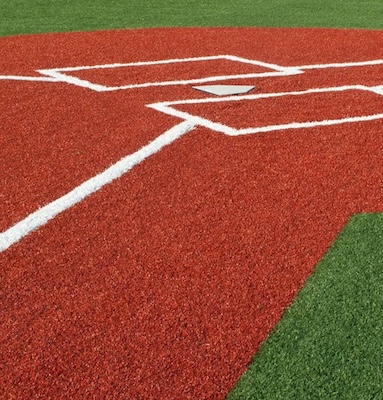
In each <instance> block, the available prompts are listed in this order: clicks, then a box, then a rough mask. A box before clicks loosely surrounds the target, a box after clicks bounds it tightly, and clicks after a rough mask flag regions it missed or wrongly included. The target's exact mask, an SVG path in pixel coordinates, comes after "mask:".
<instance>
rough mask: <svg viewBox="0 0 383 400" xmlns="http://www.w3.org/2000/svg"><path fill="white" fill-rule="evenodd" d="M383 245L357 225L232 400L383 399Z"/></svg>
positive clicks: (378, 223)
mask: <svg viewBox="0 0 383 400" xmlns="http://www.w3.org/2000/svg"><path fill="white" fill-rule="evenodd" d="M382 244H383V215H382V214H375V215H374V214H371V215H368V214H367V215H358V216H355V217H353V218H352V219H351V220H350V222H349V224H348V225H347V226H346V227H345V228H344V230H343V231H342V233H341V235H340V236H339V238H338V240H337V241H336V242H335V244H334V245H333V246H332V248H331V249H330V251H329V252H328V253H327V254H326V256H325V257H324V258H323V260H322V261H321V262H320V263H319V264H318V266H317V269H316V271H315V273H314V274H313V275H312V276H311V278H309V280H308V282H307V283H306V285H305V286H304V288H303V289H302V290H301V292H300V293H299V295H298V297H297V299H296V301H295V302H294V303H293V305H292V306H291V307H290V308H288V309H287V311H286V312H285V314H284V316H283V318H282V320H281V321H280V322H279V324H278V325H277V327H276V328H275V330H274V331H273V332H272V333H271V335H270V336H269V338H268V339H267V340H266V341H265V343H264V344H263V346H262V347H261V350H260V351H259V353H258V354H257V356H256V357H255V358H254V360H253V362H252V364H251V366H250V367H249V369H248V370H247V371H246V373H245V374H244V375H243V377H242V379H241V380H240V381H239V382H238V384H237V386H236V387H235V389H234V390H233V392H232V393H231V395H230V396H229V397H228V399H230V400H234V399H240V400H246V399H252V400H256V399H262V400H267V399H270V400H271V399H272V400H278V399H281V400H282V399H283V400H289V399H294V400H300V399H302V400H303V399H304V400H310V399H326V400H327V399H342V400H345V399H350V400H351V399H352V400H355V399H358V400H367V399H383V379H382V377H383V246H382Z"/></svg>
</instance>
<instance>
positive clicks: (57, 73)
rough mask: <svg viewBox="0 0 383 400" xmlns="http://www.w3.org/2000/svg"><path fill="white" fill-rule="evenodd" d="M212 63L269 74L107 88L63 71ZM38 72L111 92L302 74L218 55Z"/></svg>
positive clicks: (224, 76) (244, 59)
mask: <svg viewBox="0 0 383 400" xmlns="http://www.w3.org/2000/svg"><path fill="white" fill-rule="evenodd" d="M215 60H228V61H233V62H239V63H242V64H250V65H255V66H260V67H263V68H266V69H270V70H272V71H268V72H257V73H247V74H232V75H214V76H208V77H201V78H193V79H181V80H169V81H161V82H144V83H137V84H129V85H122V86H106V85H100V84H97V83H93V82H90V81H88V80H86V79H81V78H78V77H75V76H73V75H67V74H65V73H64V72H76V71H86V70H93V69H111V68H122V67H137V66H151V65H163V64H173V63H186V62H198V61H215ZM38 72H39V73H40V74H42V75H46V76H48V77H50V78H53V79H55V80H57V81H61V82H66V83H69V84H72V85H76V86H81V87H84V88H87V89H90V90H94V91H97V92H110V91H116V90H127V89H139V88H148V87H156V86H175V85H194V84H199V83H207V82H217V81H222V80H228V79H250V78H261V77H276V76H287V75H295V74H301V73H302V72H301V71H298V70H296V69H293V68H290V67H282V66H280V65H276V64H271V63H266V62H262V61H258V60H249V59H246V58H242V57H237V56H232V55H219V56H208V57H193V58H184V59H182V58H175V59H169V60H158V61H144V62H133V63H114V64H103V65H94V66H89V65H88V66H80V67H65V68H54V69H39V70H38Z"/></svg>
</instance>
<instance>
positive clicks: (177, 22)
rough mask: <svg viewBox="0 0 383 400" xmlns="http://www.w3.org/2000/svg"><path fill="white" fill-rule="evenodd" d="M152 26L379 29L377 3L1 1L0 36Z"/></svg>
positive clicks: (381, 19)
mask: <svg viewBox="0 0 383 400" xmlns="http://www.w3.org/2000/svg"><path fill="white" fill-rule="evenodd" d="M154 26H275V27H278V26H305V27H308V26H317V27H344V28H375V29H382V28H383V2H382V1H381V0H364V1H361V0H336V1H334V0H316V1H309V0H241V1H236V0H209V1H203V0H187V1H180V0H128V1H127V0H110V1H105V0H54V1H52V0H12V1H9V0H0V35H2V36H5V35H16V34H26V33H43V32H68V31H84V30H99V29H115V28H138V27H141V28H142V27H154Z"/></svg>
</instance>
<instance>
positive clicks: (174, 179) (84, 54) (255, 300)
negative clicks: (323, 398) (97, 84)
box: [0, 29, 383, 399]
mask: <svg viewBox="0 0 383 400" xmlns="http://www.w3.org/2000/svg"><path fill="white" fill-rule="evenodd" d="M191 32H193V35H192V36H191V35H190V33H191ZM276 32H278V35H276ZM171 33H173V34H174V35H175V33H177V35H175V36H173V38H172V40H171V41H169V40H165V38H167V37H168V35H170V34H171ZM220 35H223V36H220ZM277 36H279V39H278V40H277V39H276V37H277ZM222 38H224V40H222ZM370 38H372V39H370ZM52 39H56V40H57V41H56V43H57V46H59V47H57V48H60V51H57V50H55V46H54V45H53V44H52ZM75 39H76V40H78V41H77V42H76V44H77V43H78V46H76V47H74V45H73V43H74V41H75ZM134 39H136V41H137V42H136V43H137V46H136V47H135V49H133V48H131V43H132V42H134ZM330 39H331V41H330ZM214 40H215V41H214ZM265 40H268V42H265ZM342 40H343V42H342ZM370 40H371V42H370ZM382 40H383V34H382V33H378V32H359V31H333V30H330V31H326V30H299V29H297V30H294V29H292V30H278V31H276V30H272V29H265V30H260V29H222V30H221V29H214V30H206V29H201V30H190V29H185V30H183V29H182V30H166V29H159V30H148V31H146V30H145V31H126V32H124V31H121V32H107V33H94V34H90V33H86V34H70V35H48V36H35V37H27V38H9V39H5V40H4V41H5V43H8V42H12V43H14V45H15V47H14V49H16V50H18V53H15V54H14V55H12V56H11V55H10V54H9V53H8V52H9V47H8V50H7V52H6V53H5V54H4V55H2V57H1V58H0V59H1V60H2V61H1V63H2V64H3V65H4V69H5V70H7V72H8V73H12V74H15V73H21V70H23V71H24V72H23V73H24V74H26V73H27V72H26V71H27V68H26V66H25V65H24V66H23V67H22V68H20V70H18V71H11V70H10V69H9V68H10V64H11V61H10V59H12V58H13V59H17V58H19V57H20V53H22V52H23V51H24V59H25V60H26V61H25V62H27V60H30V66H31V68H32V69H33V68H43V67H44V68H47V67H57V66H64V67H65V66H68V65H69V66H72V65H81V64H83V65H86V64H97V63H101V62H102V63H104V62H109V63H110V62H124V61H127V62H130V61H143V60H145V59H147V60H152V59H155V58H154V57H153V55H152V54H151V50H150V49H149V47H148V46H146V47H145V46H144V45H143V44H144V43H156V44H157V47H156V51H158V53H157V54H156V58H158V59H159V58H176V57H182V56H184V57H190V56H199V55H212V54H220V53H229V54H230V53H232V54H235V55H238V56H243V57H248V58H255V59H260V60H261V61H269V62H274V63H279V64H282V65H298V64H308V63H318V62H334V61H360V60H365V59H374V58H383V57H382V56H383V54H381V52H382V47H381V46H380V48H379V49H378V48H377V47H376V46H375V43H382ZM23 41H24V44H23V43H22V42H23ZM127 43H130V47H125V49H128V51H125V52H122V51H121V50H122V49H123V48H124V47H123V46H124V45H125V46H126V44H127ZM160 43H163V45H162V46H160V45H159V44H160ZM169 43H171V45H169ZM181 43H183V44H182V45H181ZM280 43H281V44H280ZM330 43H331V46H332V47H330ZM314 44H315V48H313V46H314ZM24 46H29V50H26V49H24ZM120 46H121V47H120ZM37 49H42V50H41V53H40V54H39V55H38V56H37V55H36V54H37V53H36V51H37ZM111 49H113V50H111ZM118 49H120V51H117V50H118ZM271 49H272V50H273V51H271ZM97 50H98V51H97ZM101 50H103V51H104V53H105V54H104V55H103V56H104V57H105V59H101V55H100V54H101V53H102V51H101ZM266 50H267V51H266ZM53 51H55V52H56V55H55V56H56V58H57V63H55V62H54V61H55V60H54V54H53V53H52V52H53ZM113 51H114V52H115V53H114V54H113ZM135 51H136V53H137V54H136V53H135ZM127 53H128V54H127ZM28 54H29V56H30V57H29V59H28V58H27V56H28ZM121 54H124V57H126V60H121V57H120V56H121ZM271 54H272V56H271ZM130 56H131V59H129V57H130ZM39 57H40V60H39V62H37V61H38V60H37V58H39ZM7 63H8V64H7ZM42 63H44V65H41V64H42ZM355 71H357V69H355ZM1 73H3V72H1ZM4 73H5V72H4ZM355 73H357V72H355ZM307 74H308V72H307ZM304 76H305V75H301V77H302V78H301V79H303V77H304ZM307 76H308V75H307ZM335 78H336V77H333V78H332V79H331V82H332V83H331V85H334V86H335V85H338V84H339V85H341V84H344V82H343V81H342V80H341V79H339V80H337V79H335ZM278 79H279V78H278ZM281 79H283V80H284V81H285V82H288V79H287V78H281ZM305 79H306V78H305ZM307 79H308V78H307ZM279 82H282V81H281V80H280V81H279ZM306 83H307V84H308V83H309V82H308V81H307V82H306ZM358 83H364V82H358ZM255 84H256V85H257V82H255ZM260 84H261V85H262V81H261V82H260ZM264 84H265V86H268V85H269V84H268V83H267V82H266V81H265V83H264ZM0 88H1V93H2V95H3V96H4V90H5V89H6V90H7V91H9V92H8V93H9V96H10V97H9V98H12V99H16V100H17V101H14V102H10V103H8V102H7V101H6V97H5V96H4V97H2V102H1V107H2V110H4V112H5V111H6V114H7V113H8V114H7V115H9V113H11V112H12V113H14V114H12V116H14V117H15V118H11V119H8V120H5V119H4V120H3V123H4V125H2V126H3V128H1V129H2V130H1V141H2V145H3V144H4V145H5V146H8V147H5V148H3V149H4V150H3V151H4V154H3V155H2V157H3V158H4V159H5V160H6V162H7V163H8V164H7V165H8V167H7V171H8V175H5V172H3V171H0V174H3V175H2V176H1V179H2V182H3V177H4V176H7V181H6V182H7V185H6V186H5V187H4V188H3V187H2V188H1V190H2V191H3V192H2V199H5V206H6V207H2V209H6V210H7V212H5V213H3V214H6V215H5V216H2V218H3V220H2V221H3V222H2V223H3V225H4V226H7V224H8V223H9V222H10V221H13V220H17V219H18V218H22V217H24V216H25V215H27V214H28V212H31V211H33V210H34V207H35V206H36V204H38V203H40V202H44V201H45V202H48V201H51V200H53V199H54V198H55V197H56V196H57V195H60V193H65V191H67V190H68V189H71V188H72V187H73V185H76V184H78V182H81V181H82V180H84V179H87V178H88V177H90V176H92V175H93V174H94V173H97V172H99V171H100V170H102V169H103V168H105V166H107V165H109V164H110V163H112V162H115V161H117V159H118V158H119V157H121V156H122V155H125V154H127V153H129V152H132V151H134V150H135V149H137V148H139V147H140V146H142V145H144V144H145V143H147V141H149V140H150V139H151V138H153V137H156V136H158V134H160V133H162V132H163V131H165V130H167V129H169V128H170V127H171V126H172V125H174V124H175V123H177V122H178V121H177V120H175V119H173V118H171V117H168V116H165V115H162V114H159V113H157V112H155V111H154V110H150V109H147V108H145V107H144V104H146V102H154V101H161V100H175V99H181V98H190V97H200V98H203V97H204V95H203V94H201V93H198V92H194V91H193V90H192V89H190V88H189V87H184V88H172V89H168V88H166V89H164V88H161V89H145V90H140V91H138V92H136V93H135V94H134V95H133V94H132V93H128V92H119V93H109V94H105V93H104V94H99V93H93V92H90V91H87V90H86V89H81V88H75V87H69V86H66V85H64V84H34V83H33V84H31V83H20V82H19V83H9V82H0ZM4 88H5V89H4ZM12 88H13V89H12ZM297 89H299V88H297ZM44 93H45V94H44ZM38 94H39V95H38ZM53 95H54V96H53ZM375 99H376V97H375V96H371V95H368V96H367V97H366V100H365V104H363V107H365V106H366V104H370V105H371V107H372V108H373V107H375V106H376V104H377V103H376V101H375ZM133 100H134V101H133ZM52 102H53V103H52ZM12 104H13V107H16V108H12ZM334 104H335V103H334ZM10 105H11V107H10ZM284 107H286V110H285V113H286V114H288V113H289V108H288V105H285V106H284ZM12 109H13V110H14V111H10V110H12ZM125 109H126V113H125ZM16 111H17V112H16ZM331 112H332V111H331ZM17 116H18V118H16V117H17ZM124 117H125V118H124ZM244 118H245V119H246V118H247V116H244ZM20 120H21V121H23V122H22V123H20V122H19V121H20ZM52 121H53V122H52ZM40 123H43V127H44V130H43V131H41V130H39V129H38V124H40ZM14 127H16V128H20V129H21V130H22V132H21V133H20V135H15V134H14V135H13V136H12V133H14V132H19V131H20V130H19V131H18V130H17V129H13V128H14ZM382 127H383V125H382V122H381V121H374V122H369V123H359V124H350V125H344V126H341V127H340V126H338V127H323V128H320V129H319V128H315V129H309V130H303V129H302V130H296V131H294V132H293V133H292V132H291V131H285V132H273V133H269V134H260V135H250V136H246V137H236V138H232V137H226V136H224V135H221V134H218V133H214V132H211V131H209V130H207V129H203V128H198V129H196V130H194V131H193V132H191V133H189V134H188V135H187V136H185V137H183V138H182V139H180V140H178V141H177V142H175V143H173V144H172V145H171V146H169V147H167V148H165V149H163V150H162V151H161V152H160V153H158V154H156V155H155V156H153V157H152V158H150V159H148V160H146V161H145V162H143V163H142V164H141V165H139V166H138V167H136V168H135V169H133V170H132V171H130V172H129V173H128V174H126V175H125V176H124V177H122V178H121V179H120V180H118V181H116V182H114V183H112V184H111V185H109V186H107V187H106V188H104V189H103V190H101V191H100V192H98V193H96V194H94V195H92V196H91V197H90V198H88V199H87V200H85V201H84V202H82V203H81V204H79V205H77V206H75V207H73V208H72V209H70V210H68V211H67V212H65V213H64V214H62V215H60V216H59V217H57V218H56V219H55V220H54V221H52V222H50V223H49V224H47V225H46V226H44V227H43V228H41V229H40V230H39V231H37V232H35V233H33V234H31V235H30V236H28V237H26V238H25V239H23V240H22V241H21V242H20V243H19V244H16V245H14V246H13V247H11V248H10V249H9V250H7V251H6V252H4V253H2V254H1V255H0V262H1V267H2V268H1V274H2V284H1V287H2V289H3V292H2V300H1V304H2V306H3V310H2V315H3V318H2V325H1V328H0V335H1V336H0V337H1V343H2V356H1V362H2V367H1V370H2V375H1V378H0V379H1V381H0V387H1V388H2V389H1V390H2V391H3V392H2V393H1V395H2V396H3V397H5V398H71V399H73V398H78V399H84V398H138V399H139V398H143V399H160V398H161V399H171V398H173V399H180V398H182V399H187V398H190V399H202V398H224V396H225V395H226V394H227V393H228V392H229V390H230V389H231V387H232V386H233V385H234V383H235V381H236V380H237V379H238V377H239V376H240V374H241V373H242V372H243V371H244V369H245V368H246V366H247V363H248V362H249V360H250V357H251V355H252V354H253V353H254V352H255V351H256V350H257V348H258V346H259V344H260V342H261V341H262V340H264V339H265V337H266V335H267V334H268V332H269V331H270V330H271V329H272V327H273V326H274V324H275V323H276V322H277V321H278V319H279V318H280V316H281V314H282V312H283V309H284V308H285V307H286V306H287V305H288V304H289V303H290V302H291V301H292V299H293V298H294V296H295V294H296V292H297V290H298V288H299V287H300V286H301V285H302V284H303V283H304V281H305V279H306V278H307V276H308V275H309V274H310V273H311V272H312V270H313V268H314V266H315V264H316V263H317V261H318V260H319V259H320V257H321V256H322V255H323V253H324V252H325V251H326V249H327V248H328V246H329V245H330V244H331V242H332V241H333V240H334V238H335V237H336V235H337V233H338V232H339V230H340V229H341V227H342V226H343V225H344V224H345V222H346V221H347V219H348V217H349V216H350V215H351V214H353V213H356V212H361V211H381V210H382V207H383V199H382V192H381V176H382V169H381V165H382V163H381V148H382V145H383V137H382V135H381V132H382ZM46 132H49V133H50V134H51V135H53V134H54V140H52V141H49V140H48V138H50V137H52V136H51V135H46V134H45V133H46ZM84 132H85V133H84ZM110 132H114V133H115V134H114V135H113V134H111V133H110ZM12 138H14V141H13V140H12ZM68 138H70V140H68ZM15 143H16V144H15ZM17 149H19V151H17ZM60 149H63V153H62V154H63V156H62V157H59V154H60ZM75 150H77V151H78V152H80V153H79V154H76V152H75ZM8 151H13V153H12V154H13V155H12V159H10V158H11V157H7V154H8ZM25 152H26V154H28V155H29V157H28V156H26V155H25ZM39 155H44V157H42V158H39ZM16 156H18V158H17V159H14V157H16ZM33 166H36V171H35V172H33V173H32V172H31V169H32V167H33ZM12 171H15V175H13V176H14V178H13V179H11V178H10V177H11V176H12ZM21 171H22V172H21ZM44 171H45V172H44ZM25 174H27V175H25ZM28 174H29V175H28ZM44 174H45V175H44ZM40 175H42V176H43V178H41V177H40ZM48 181H50V183H49V185H47V182H48ZM8 186H10V189H9V188H8ZM20 203H21V204H20ZM8 210H9V212H8ZM8 215H11V217H8Z"/></svg>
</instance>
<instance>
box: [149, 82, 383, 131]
mask: <svg viewBox="0 0 383 400" xmlns="http://www.w3.org/2000/svg"><path fill="white" fill-rule="evenodd" d="M347 90H360V91H368V92H372V93H375V94H378V95H383V86H376V87H369V86H364V85H348V86H334V87H329V88H314V89H308V90H302V91H291V92H279V93H260V94H252V95H242V96H237V95H235V96H226V97H209V98H204V99H187V100H176V101H167V102H166V101H165V102H159V103H153V104H148V105H147V107H149V108H153V109H155V110H157V111H160V112H163V113H165V114H169V115H172V116H174V117H177V118H181V119H184V120H189V121H193V123H194V124H195V125H200V126H204V127H205V128H208V129H211V130H213V131H216V132H220V133H224V134H225V135H229V136H239V135H249V134H256V133H264V132H273V131H278V130H287V129H300V128H314V127H318V126H330V125H340V124H346V123H355V122H366V121H373V120H377V119H383V113H379V114H371V115H361V116H356V117H345V118H339V119H329V120H321V121H307V122H291V123H287V124H279V125H266V126H261V127H254V128H245V129H236V128H232V127H229V126H227V125H224V124H221V123H216V122H213V121H211V120H210V119H207V118H203V117H200V116H198V115H194V114H190V113H188V112H185V111H180V110H177V109H176V108H173V106H177V105H188V104H207V103H222V102H236V101H249V100H259V99H267V98H277V97H284V96H302V95H307V94H315V93H328V92H344V91H347Z"/></svg>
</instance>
